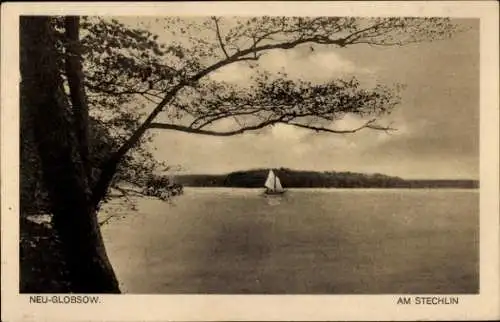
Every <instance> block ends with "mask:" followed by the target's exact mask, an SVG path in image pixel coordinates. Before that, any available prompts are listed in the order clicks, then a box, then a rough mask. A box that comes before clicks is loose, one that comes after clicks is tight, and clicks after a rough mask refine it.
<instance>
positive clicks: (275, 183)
mask: <svg viewBox="0 0 500 322" xmlns="http://www.w3.org/2000/svg"><path fill="white" fill-rule="evenodd" d="M264 186H265V187H266V188H267V189H268V190H269V191H274V192H282V191H284V189H283V186H282V185H281V181H280V178H278V177H277V176H276V175H275V174H274V172H273V170H270V171H269V174H268V175H267V180H266V182H265V183H264Z"/></svg>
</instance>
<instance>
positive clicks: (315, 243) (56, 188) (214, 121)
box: [2, 3, 498, 309]
mask: <svg viewBox="0 0 500 322" xmlns="http://www.w3.org/2000/svg"><path fill="white" fill-rule="evenodd" d="M193 5H194V4H193ZM284 5H285V4H283V3H281V6H284ZM153 11H154V10H153ZM497 19H498V18H497ZM17 21H18V46H17V47H18V48H17V49H16V50H18V53H19V55H18V58H19V60H18V67H17V70H18V73H19V75H18V77H19V78H18V81H16V86H18V87H17V88H18V95H19V96H18V101H17V103H18V105H17V108H18V132H17V134H16V135H17V138H18V140H19V142H18V143H19V144H18V150H17V151H18V152H17V153H18V154H17V155H18V162H19V163H18V170H16V171H17V172H16V173H18V181H17V182H18V192H17V193H18V195H17V196H18V199H17V200H18V201H16V202H18V205H17V206H15V207H14V209H18V213H17V217H16V218H17V219H16V220H15V224H13V225H14V226H15V229H18V231H19V234H18V240H17V241H16V244H17V245H16V247H18V248H17V249H18V255H16V254H15V256H18V257H17V258H14V259H16V260H17V263H16V267H18V271H17V277H16V281H17V284H18V293H19V294H20V295H23V294H25V295H30V296H29V303H38V304H45V303H52V304H53V305H54V303H70V304H75V303H80V304H87V303H90V304H92V303H93V301H95V303H97V302H101V301H102V298H100V297H99V294H100V295H103V296H105V295H112V294H117V295H118V294H121V295H120V296H124V295H226V296H229V295H336V296H341V295H392V297H391V298H392V302H391V303H392V304H393V305H394V306H396V305H419V304H421V305H431V306H439V305H441V306H447V307H452V306H453V305H460V304H462V303H460V302H463V301H464V298H463V297H462V296H474V295H475V296H478V295H480V294H481V292H482V291H483V290H484V289H483V288H482V285H483V284H482V283H480V282H481V278H482V270H481V268H482V265H483V264H482V263H481V262H480V253H481V250H482V249H483V248H482V239H481V234H480V232H482V231H483V230H482V229H483V228H482V227H483V226H482V224H481V223H483V221H481V218H482V216H483V214H482V211H480V210H481V209H482V207H481V203H480V202H481V200H482V199H481V198H485V197H482V196H483V195H482V194H483V187H484V186H483V179H484V177H483V176H482V173H483V172H482V164H483V163H482V162H483V160H482V156H481V158H480V151H482V150H481V144H480V134H481V133H482V132H481V127H482V125H481V123H480V119H482V116H481V118H480V115H481V108H480V107H481V104H482V96H481V86H480V84H481V76H482V74H481V73H480V70H481V55H482V52H481V50H480V48H482V47H480V44H481V43H480V38H481V32H482V31H481V30H482V29H481V19H480V18H479V17H468V16H462V17H460V16H458V17H456V16H452V15H450V16H442V15H435V16H432V15H428V16H412V15H390V16H389V15H376V14H374V15H373V16H367V15H356V14H354V13H353V14H335V11H332V12H329V13H328V14H326V13H323V14H322V13H321V11H320V12H318V14H317V15H314V16H312V15H306V14H304V15H296V14H281V15H280V14H278V13H272V12H268V13H265V12H263V13H261V14H242V13H241V12H240V13H239V14H238V13H235V14H230V13H220V14H211V13H207V14H201V13H200V12H198V13H197V14H192V15H186V14H177V15H176V14H169V13H168V11H166V10H163V11H158V13H154V12H153V13H152V14H140V13H137V14H126V15H125V14H122V15H121V14H119V13H117V14H114V13H113V12H109V14H102V13H97V14H93V13H92V12H89V13H86V12H82V13H80V14H77V13H76V12H70V13H63V14H61V13H57V12H56V11H52V12H51V13H45V14H20V15H19V17H18V20H17ZM497 22H498V21H497ZM3 27H4V26H2V29H3ZM3 56H4V55H3V54H2V57H3ZM2 80H3V81H5V79H4V77H2ZM9 81H12V80H9ZM496 81H497V82H498V80H496ZM496 110H497V111H496V113H498V106H497V107H496ZM490 115H491V114H490ZM2 122H5V119H4V118H3V119H2ZM2 126H3V124H2ZM495 130H497V129H495ZM493 134H495V133H493ZM2 136H4V132H2ZM2 140H4V138H2ZM2 142H4V141H2ZM495 149H498V147H496V148H495ZM497 151H498V150H497ZM4 153H5V152H4V146H2V155H3V154H4ZM16 158H17V157H16ZM2 160H3V159H2ZM2 162H3V161H2ZM497 166H498V164H497ZM3 171H10V170H8V169H5V168H3V169H2V172H3ZM495 173H496V174H498V172H497V170H494V171H493V172H491V174H492V175H493V174H495ZM3 183H4V182H2V184H3ZM487 186H488V184H487ZM489 186H491V184H489ZM2 194H3V192H2ZM497 198H498V197H497ZM2 207H3V206H2ZM9 210H11V208H9ZM495 211H496V216H498V208H497V209H496V210H495ZM480 213H481V216H480ZM491 215H494V214H493V213H491ZM2 220H3V218H2ZM11 220H12V218H11ZM495 223H496V225H497V226H496V230H498V219H497V221H496V222H495V221H491V224H492V225H494V224H495ZM3 230H4V222H2V231H3ZM497 239H498V236H497ZM3 246H4V242H3V240H2V248H3ZM495 247H498V245H497V246H495ZM482 255H483V253H481V256H482ZM496 256H497V255H496ZM2 258H3V257H2ZM494 258H496V259H497V261H498V256H497V257H493V258H492V259H494ZM481 259H484V258H483V257H481ZM3 265H4V262H3V259H2V266H3ZM495 265H496V266H495ZM492 267H496V269H497V270H498V263H497V262H495V263H494V265H493V266H492ZM2 275H4V274H3V273H2ZM2 280H3V277H2ZM2 282H3V281H2ZM47 294H62V295H60V296H58V297H52V296H47ZM64 294H68V295H67V296H64ZM69 294H80V295H71V296H70V295H69ZM89 294H95V295H97V296H90V295H89ZM34 295H36V296H34ZM27 303H28V300H26V304H27ZM90 304H89V305H90ZM82 307H83V306H82ZM497 309H498V307H497Z"/></svg>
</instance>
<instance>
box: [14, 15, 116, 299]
mask: <svg viewBox="0 0 500 322" xmlns="http://www.w3.org/2000/svg"><path fill="white" fill-rule="evenodd" d="M20 27H21V30H20V31H21V33H20V34H21V39H20V41H21V46H20V48H21V76H22V82H21V98H22V101H21V104H26V106H27V107H28V108H27V109H28V111H29V113H31V115H32V117H33V127H34V132H35V141H36V143H37V148H38V153H39V155H40V160H41V166H42V172H43V179H44V183H45V185H46V187H47V190H48V193H49V197H50V202H51V208H52V213H53V224H54V229H55V230H56V233H57V234H58V236H59V238H60V240H61V243H62V245H63V247H62V248H63V249H62V251H63V256H64V258H65V260H66V262H67V266H68V270H69V275H70V277H71V291H72V292H74V293H119V287H118V282H117V279H116V276H115V273H114V271H113V268H112V266H111V264H110V262H109V259H108V257H107V255H106V250H105V247H104V243H103V240H102V236H101V232H100V230H99V226H98V223H97V216H96V211H95V207H94V206H93V205H92V202H91V192H90V189H89V183H88V178H87V175H86V171H85V165H84V164H83V163H82V159H81V156H80V149H79V145H78V140H77V137H76V134H75V133H74V128H73V124H72V120H71V114H70V107H69V104H68V101H67V97H66V96H65V94H64V91H63V87H62V86H63V83H62V79H61V75H60V72H59V70H60V68H61V67H62V63H61V59H60V58H59V57H58V54H57V52H56V50H55V48H56V47H55V35H54V32H53V29H52V28H51V26H50V20H49V18H48V17H42V16H38V17H21V19H20Z"/></svg>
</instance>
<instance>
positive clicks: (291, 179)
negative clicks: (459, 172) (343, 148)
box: [175, 168, 479, 189]
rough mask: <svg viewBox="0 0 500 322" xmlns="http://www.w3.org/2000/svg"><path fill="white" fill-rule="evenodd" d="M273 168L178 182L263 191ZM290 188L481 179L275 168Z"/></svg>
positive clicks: (450, 184)
mask: <svg viewBox="0 0 500 322" xmlns="http://www.w3.org/2000/svg"><path fill="white" fill-rule="evenodd" d="M269 170H270V169H252V170H244V171H236V172H231V173H228V174H183V175H176V176H175V181H176V183H178V184H181V185H183V186H185V187H233V188H260V187H262V186H263V184H264V181H265V180H266V177H267V174H268V172H269ZM272 170H273V171H274V173H275V174H276V175H277V176H278V177H279V178H280V179H281V183H282V184H283V186H284V187H287V188H459V189H477V188H479V181H478V180H462V179H461V180H454V179H428V180H421V179H418V180H416V179H410V180H408V179H402V178H400V177H394V176H387V175H384V174H380V173H375V174H366V173H356V172H349V171H347V172H336V171H324V172H318V171H302V170H292V169H287V168H277V169H276V168H275V169H272Z"/></svg>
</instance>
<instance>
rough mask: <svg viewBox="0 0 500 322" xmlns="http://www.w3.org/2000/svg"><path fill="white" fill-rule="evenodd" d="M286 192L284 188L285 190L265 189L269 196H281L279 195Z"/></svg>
mask: <svg viewBox="0 0 500 322" xmlns="http://www.w3.org/2000/svg"><path fill="white" fill-rule="evenodd" d="M285 192H286V190H283V191H271V190H266V191H264V194H265V195H268V196H279V195H282V194H284V193H285Z"/></svg>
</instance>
